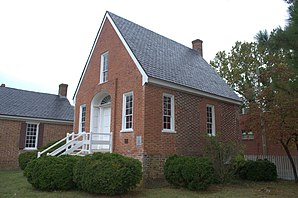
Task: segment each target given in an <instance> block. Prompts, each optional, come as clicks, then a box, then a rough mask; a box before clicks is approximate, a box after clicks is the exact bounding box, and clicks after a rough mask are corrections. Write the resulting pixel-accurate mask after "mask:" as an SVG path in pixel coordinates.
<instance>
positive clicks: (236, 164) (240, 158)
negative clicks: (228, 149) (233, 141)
mask: <svg viewBox="0 0 298 198" xmlns="http://www.w3.org/2000/svg"><path fill="white" fill-rule="evenodd" d="M246 162H247V161H246V160H245V158H244V155H240V154H238V155H237V156H235V158H234V159H233V160H232V169H233V171H234V176H236V178H239V177H240V176H239V174H240V171H241V170H242V169H243V167H244V165H245V164H246Z"/></svg>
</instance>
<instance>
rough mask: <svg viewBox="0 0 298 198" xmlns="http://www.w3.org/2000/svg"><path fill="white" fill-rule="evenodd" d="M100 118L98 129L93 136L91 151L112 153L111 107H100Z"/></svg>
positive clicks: (98, 119)
mask: <svg viewBox="0 0 298 198" xmlns="http://www.w3.org/2000/svg"><path fill="white" fill-rule="evenodd" d="M98 114H99V116H98V118H97V122H98V127H97V130H96V132H95V131H94V132H93V133H92V134H91V135H92V142H91V144H92V145H91V149H92V150H93V151H94V152H110V151H111V132H110V124H111V107H110V106H107V107H100V108H99V112H98Z"/></svg>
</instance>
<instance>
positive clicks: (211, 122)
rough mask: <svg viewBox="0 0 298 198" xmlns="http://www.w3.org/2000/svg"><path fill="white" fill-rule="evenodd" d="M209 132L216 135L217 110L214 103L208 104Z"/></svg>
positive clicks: (210, 134)
mask: <svg viewBox="0 0 298 198" xmlns="http://www.w3.org/2000/svg"><path fill="white" fill-rule="evenodd" d="M206 112H207V134H208V135H209V136H215V111H214V106H213V105H207V111H206Z"/></svg>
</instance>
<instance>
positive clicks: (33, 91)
mask: <svg viewBox="0 0 298 198" xmlns="http://www.w3.org/2000/svg"><path fill="white" fill-rule="evenodd" d="M0 88H4V89H12V90H16V91H23V92H30V93H36V94H45V95H51V96H59V95H58V94H51V93H44V92H38V91H30V90H25V89H18V88H14V87H0Z"/></svg>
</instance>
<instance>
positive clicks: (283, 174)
mask: <svg viewBox="0 0 298 198" xmlns="http://www.w3.org/2000/svg"><path fill="white" fill-rule="evenodd" d="M245 158H246V159H247V160H257V159H267V160H269V161H271V162H273V163H274V164H275V165H276V169H277V177H278V178H280V179H285V180H294V174H293V168H292V166H291V164H290V160H289V158H288V157H287V156H275V155H245ZM293 160H294V163H295V165H296V170H297V172H298V156H293Z"/></svg>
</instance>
